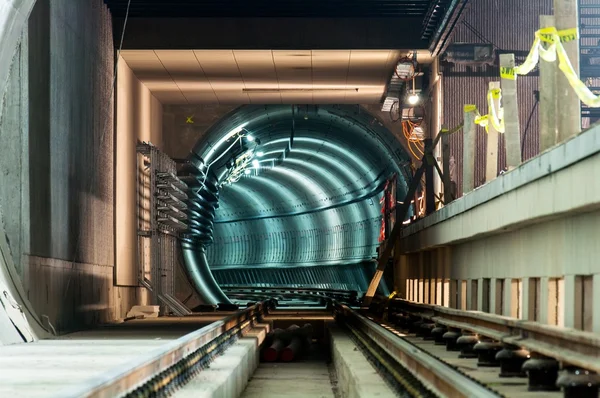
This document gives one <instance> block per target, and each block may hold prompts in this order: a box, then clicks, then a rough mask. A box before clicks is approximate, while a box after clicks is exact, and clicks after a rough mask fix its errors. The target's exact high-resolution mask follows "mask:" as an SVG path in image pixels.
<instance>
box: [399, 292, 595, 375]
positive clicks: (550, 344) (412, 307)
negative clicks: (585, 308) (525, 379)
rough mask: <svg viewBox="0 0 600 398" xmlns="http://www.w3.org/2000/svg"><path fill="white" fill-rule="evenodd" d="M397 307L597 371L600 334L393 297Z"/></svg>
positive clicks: (443, 323)
mask: <svg viewBox="0 0 600 398" xmlns="http://www.w3.org/2000/svg"><path fill="white" fill-rule="evenodd" d="M394 301H395V302H396V303H399V304H400V305H399V309H401V310H405V311H406V312H409V313H414V314H415V315H419V316H421V317H422V318H425V319H429V320H431V321H432V322H435V323H439V324H442V325H445V326H448V327H451V328H456V329H463V330H469V331H472V332H475V333H478V334H481V335H484V336H487V337H490V338H493V339H495V340H498V341H501V342H503V343H507V344H512V345H516V346H520V347H523V348H525V349H527V350H529V351H532V352H536V353H539V354H542V355H545V356H548V357H551V358H555V359H556V360H558V361H561V362H564V363H567V364H570V365H575V366H579V367H581V368H584V369H588V370H593V371H595V372H600V360H598V358H600V335H598V334H595V333H590V332H584V331H580V330H575V329H569V328H562V327H558V326H552V325H544V324H540V323H538V322H532V321H525V320H519V319H515V318H510V317H505V316H500V315H495V314H489V313H485V312H480V311H462V310H456V309H452V308H447V307H441V306H437V305H431V304H420V303H414V302H412V301H407V300H401V299H396V300H394Z"/></svg>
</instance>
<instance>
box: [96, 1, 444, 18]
mask: <svg viewBox="0 0 600 398" xmlns="http://www.w3.org/2000/svg"><path fill="white" fill-rule="evenodd" d="M444 1H445V0H444ZM104 2H105V3H106V4H107V5H108V6H109V8H110V9H111V11H112V13H113V15H114V16H117V17H122V16H124V15H125V11H126V9H127V2H128V0H104ZM430 3H431V0H355V1H352V2H348V1H344V0H325V1H319V0H287V1H277V0H251V1H248V0H173V1H165V0H131V9H130V14H129V15H130V16H131V17H134V18H135V17H187V18H194V17H203V18H219V17H241V18H247V17H274V18H278V17H295V18H303V17H309V18H315V17H317V18H331V17H350V18H361V17H388V18H389V17H420V18H423V17H424V16H425V15H426V13H427V11H428V10H429V8H430Z"/></svg>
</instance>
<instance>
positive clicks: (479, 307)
mask: <svg viewBox="0 0 600 398" xmlns="http://www.w3.org/2000/svg"><path fill="white" fill-rule="evenodd" d="M476 283H477V307H476V308H475V309H476V310H477V311H483V295H484V291H485V289H484V286H483V278H479V279H477V281H476Z"/></svg>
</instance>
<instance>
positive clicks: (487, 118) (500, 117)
mask: <svg viewBox="0 0 600 398" xmlns="http://www.w3.org/2000/svg"><path fill="white" fill-rule="evenodd" d="M501 99H502V90H500V89H499V88H495V89H491V90H489V91H488V95H487V103H488V109H489V113H488V114H487V115H481V114H480V113H479V111H478V110H477V106H476V105H471V104H469V105H465V108H464V111H465V112H476V115H475V124H476V125H478V126H481V127H483V128H485V132H486V133H488V132H489V131H490V126H493V127H494V129H495V130H496V131H497V132H499V133H504V109H502V108H499V109H496V107H495V106H494V100H501Z"/></svg>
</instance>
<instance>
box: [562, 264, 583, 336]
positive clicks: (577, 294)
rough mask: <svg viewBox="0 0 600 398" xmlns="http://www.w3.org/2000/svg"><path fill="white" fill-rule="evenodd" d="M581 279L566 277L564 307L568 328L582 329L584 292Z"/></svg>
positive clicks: (573, 276)
mask: <svg viewBox="0 0 600 398" xmlns="http://www.w3.org/2000/svg"><path fill="white" fill-rule="evenodd" d="M581 282H582V279H581V277H579V276H577V275H565V301H564V307H563V314H564V322H565V324H564V326H565V327H567V328H575V329H582V326H583V323H582V320H583V318H582V307H583V302H582V297H583V295H582V290H583V284H582V283H581Z"/></svg>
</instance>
